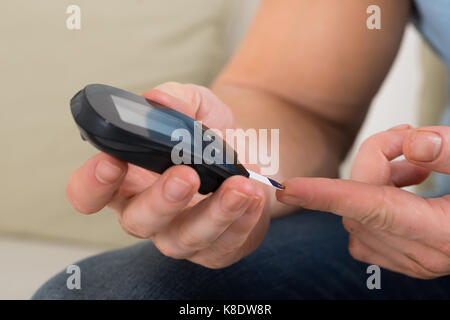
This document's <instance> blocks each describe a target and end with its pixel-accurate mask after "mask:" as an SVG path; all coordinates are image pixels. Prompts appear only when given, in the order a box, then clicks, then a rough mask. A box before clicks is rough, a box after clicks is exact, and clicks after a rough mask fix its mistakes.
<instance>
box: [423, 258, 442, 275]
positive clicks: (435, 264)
mask: <svg viewBox="0 0 450 320" xmlns="http://www.w3.org/2000/svg"><path fill="white" fill-rule="evenodd" d="M420 265H421V266H422V268H423V269H425V270H426V271H427V272H428V273H429V274H430V275H434V276H435V277H437V276H439V275H443V274H446V273H447V272H448V271H449V270H448V266H447V265H446V264H445V263H442V261H438V260H434V259H422V261H421V262H420Z"/></svg>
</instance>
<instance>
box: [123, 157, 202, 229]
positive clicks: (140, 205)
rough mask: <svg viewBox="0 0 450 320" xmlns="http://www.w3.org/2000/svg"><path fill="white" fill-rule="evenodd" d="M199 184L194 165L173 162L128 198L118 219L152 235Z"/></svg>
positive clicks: (180, 206)
mask: <svg viewBox="0 0 450 320" xmlns="http://www.w3.org/2000/svg"><path fill="white" fill-rule="evenodd" d="M199 186H200V178H199V177H198V174H197V172H195V170H194V169H192V168H191V167H188V166H181V165H180V166H173V167H171V168H169V169H167V170H166V171H165V172H164V173H163V174H162V175H161V176H160V177H159V178H158V180H156V182H155V183H154V184H153V185H152V186H151V187H149V188H147V189H146V190H145V191H143V192H142V193H140V194H138V195H136V196H135V197H134V198H133V199H131V200H130V201H129V203H128V205H127V207H126V208H125V210H124V211H123V213H122V215H121V216H120V220H119V222H121V224H122V226H123V227H124V228H125V229H126V230H128V231H129V232H130V233H132V234H134V235H137V236H139V237H141V238H150V237H152V236H153V235H154V234H155V233H157V232H159V231H160V230H163V229H164V228H165V227H166V226H167V225H168V224H169V223H170V222H171V221H172V220H173V219H174V218H175V216H177V215H178V214H179V213H180V212H181V211H182V210H183V209H184V208H185V207H186V206H187V204H188V203H189V201H190V200H191V199H192V197H193V195H194V194H195V193H196V191H197V189H198V188H199Z"/></svg>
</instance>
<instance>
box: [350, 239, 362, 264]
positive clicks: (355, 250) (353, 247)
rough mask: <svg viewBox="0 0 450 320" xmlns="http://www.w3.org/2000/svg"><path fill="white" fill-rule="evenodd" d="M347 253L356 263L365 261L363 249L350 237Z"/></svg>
mask: <svg viewBox="0 0 450 320" xmlns="http://www.w3.org/2000/svg"><path fill="white" fill-rule="evenodd" d="M348 252H349V253H350V256H351V257H352V258H353V259H355V260H358V261H365V259H366V257H367V254H366V251H365V250H364V247H363V246H362V245H361V243H360V242H359V241H358V240H357V239H355V238H354V237H351V239H350V240H349V243H348Z"/></svg>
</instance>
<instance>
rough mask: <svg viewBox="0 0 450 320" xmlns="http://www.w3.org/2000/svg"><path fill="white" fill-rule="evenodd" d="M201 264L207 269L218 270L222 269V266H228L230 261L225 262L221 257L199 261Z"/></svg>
mask: <svg viewBox="0 0 450 320" xmlns="http://www.w3.org/2000/svg"><path fill="white" fill-rule="evenodd" d="M201 265H202V266H204V267H206V268H208V269H213V270H218V269H223V268H225V267H227V266H229V265H230V263H227V262H225V260H222V259H217V260H211V261H205V262H203V263H201Z"/></svg>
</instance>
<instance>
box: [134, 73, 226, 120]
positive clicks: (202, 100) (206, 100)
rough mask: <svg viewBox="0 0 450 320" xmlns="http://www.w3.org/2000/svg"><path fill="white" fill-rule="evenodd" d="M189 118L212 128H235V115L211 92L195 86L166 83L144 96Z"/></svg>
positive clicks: (145, 93)
mask: <svg viewBox="0 0 450 320" xmlns="http://www.w3.org/2000/svg"><path fill="white" fill-rule="evenodd" d="M142 96H143V97H144V98H146V99H149V100H152V101H155V102H157V103H160V104H162V105H164V106H167V107H169V108H171V109H174V110H177V111H179V112H181V113H184V114H186V115H188V116H189V117H191V118H193V119H196V120H199V121H202V122H203V123H204V124H205V125H207V126H208V127H210V128H217V129H225V128H232V127H233V123H234V121H233V114H232V112H231V110H230V109H229V108H228V106H227V105H225V103H223V102H222V101H221V100H220V99H219V98H218V97H217V96H216V95H215V94H214V93H213V92H212V91H211V90H209V89H208V88H205V87H202V86H198V85H195V84H181V83H178V82H165V83H162V84H160V85H158V86H156V87H155V88H154V89H152V90H148V91H146V92H144V93H143V94H142Z"/></svg>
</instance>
